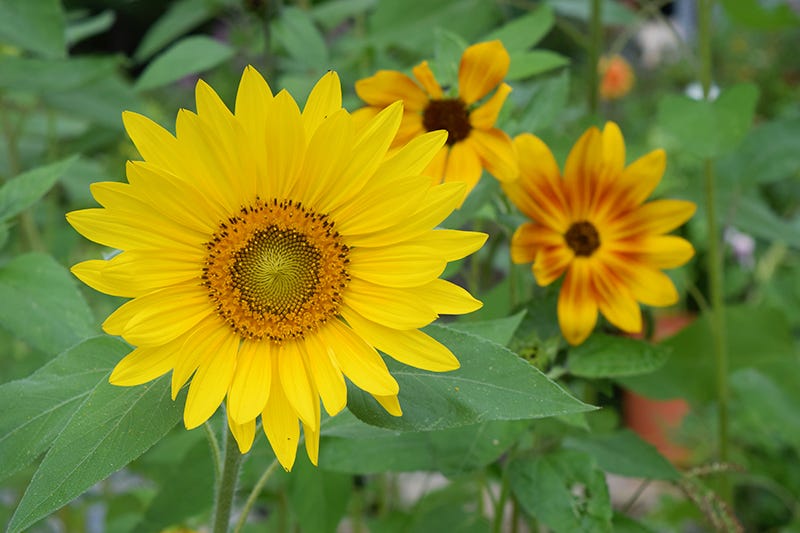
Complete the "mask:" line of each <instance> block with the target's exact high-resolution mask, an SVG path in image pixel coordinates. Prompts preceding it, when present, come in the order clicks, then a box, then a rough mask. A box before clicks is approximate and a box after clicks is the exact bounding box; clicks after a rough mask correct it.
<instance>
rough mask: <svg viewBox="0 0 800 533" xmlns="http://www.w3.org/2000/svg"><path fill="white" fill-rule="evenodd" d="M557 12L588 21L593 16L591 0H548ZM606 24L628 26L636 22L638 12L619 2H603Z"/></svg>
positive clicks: (603, 16) (603, 15)
mask: <svg viewBox="0 0 800 533" xmlns="http://www.w3.org/2000/svg"><path fill="white" fill-rule="evenodd" d="M547 3H548V4H549V5H551V6H553V9H555V11H556V13H559V14H561V15H564V16H567V17H573V18H576V19H579V20H586V21H588V20H589V18H590V17H591V2H587V1H586V0H547ZM601 5H602V20H603V23H604V24H614V25H618V26H627V25H629V24H635V23H636V14H635V13H633V11H631V10H630V9H629V8H627V7H625V5H623V4H621V3H619V2H602V3H601Z"/></svg>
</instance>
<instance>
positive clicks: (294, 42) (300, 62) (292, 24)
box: [274, 7, 330, 70]
mask: <svg viewBox="0 0 800 533" xmlns="http://www.w3.org/2000/svg"><path fill="white" fill-rule="evenodd" d="M274 32H275V37H276V38H277V39H278V41H279V42H280V43H281V45H282V46H283V48H284V49H285V50H286V53H287V54H288V55H289V57H290V58H291V64H292V70H306V69H308V68H312V69H316V70H325V69H326V68H330V59H329V57H328V47H327V45H326V44H325V39H324V37H323V36H322V34H321V33H320V32H319V30H318V29H317V27H316V26H315V25H314V21H313V20H312V19H311V17H310V16H309V14H308V13H307V12H306V11H303V10H302V9H299V8H296V7H286V8H284V9H282V10H281V15H280V18H279V19H278V20H277V21H276V22H275V25H274Z"/></svg>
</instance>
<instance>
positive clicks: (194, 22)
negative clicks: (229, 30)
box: [133, 0, 221, 62]
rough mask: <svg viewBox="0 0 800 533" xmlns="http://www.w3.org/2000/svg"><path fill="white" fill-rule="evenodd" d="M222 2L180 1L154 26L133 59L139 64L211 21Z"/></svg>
mask: <svg viewBox="0 0 800 533" xmlns="http://www.w3.org/2000/svg"><path fill="white" fill-rule="evenodd" d="M220 7H221V2H217V1H209V0H178V1H177V2H172V3H170V5H169V9H167V11H166V12H165V13H164V14H163V15H162V16H161V18H159V19H158V21H156V23H155V24H153V25H152V26H151V27H150V29H149V30H147V33H145V35H144V37H142V41H141V42H140V43H139V47H138V48H137V49H136V52H134V54H133V57H134V59H136V61H138V62H142V61H145V60H147V59H149V58H150V57H151V56H152V55H153V54H155V53H156V52H158V51H159V50H161V49H162V48H164V47H165V46H167V45H168V44H170V43H171V42H172V41H175V40H177V39H178V37H180V36H182V35H184V34H186V33H187V32H189V31H190V30H192V29H194V28H196V27H198V26H199V25H201V24H202V23H204V22H206V21H207V20H210V19H211V18H212V17H213V16H214V15H215V14H216V13H217V11H218V10H219V9H220Z"/></svg>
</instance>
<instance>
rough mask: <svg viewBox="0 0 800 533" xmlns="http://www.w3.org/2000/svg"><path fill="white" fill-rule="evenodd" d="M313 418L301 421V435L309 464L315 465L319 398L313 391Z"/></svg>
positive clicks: (317, 450)
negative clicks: (304, 442) (303, 438)
mask: <svg viewBox="0 0 800 533" xmlns="http://www.w3.org/2000/svg"><path fill="white" fill-rule="evenodd" d="M314 398H315V400H316V401H314V420H313V421H312V422H311V423H308V424H307V423H305V422H303V436H304V437H305V441H306V454H308V459H309V461H311V464H313V465H314V466H317V463H319V423H320V412H319V399H318V394H317V392H316V391H314Z"/></svg>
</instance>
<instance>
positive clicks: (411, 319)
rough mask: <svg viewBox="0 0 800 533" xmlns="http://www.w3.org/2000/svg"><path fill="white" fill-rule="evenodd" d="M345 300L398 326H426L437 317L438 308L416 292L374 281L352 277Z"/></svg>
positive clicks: (386, 323)
mask: <svg viewBox="0 0 800 533" xmlns="http://www.w3.org/2000/svg"><path fill="white" fill-rule="evenodd" d="M344 303H345V305H347V306H350V307H352V308H353V309H354V310H355V311H357V312H358V313H360V314H361V315H363V316H364V317H366V318H368V319H370V320H372V321H374V322H377V323H379V324H383V325H384V326H387V327H390V328H396V329H413V328H420V327H422V326H427V325H428V324H430V323H431V322H433V321H434V320H436V318H437V314H436V311H434V310H433V308H432V307H431V306H430V305H429V304H428V303H427V302H425V301H424V300H423V301H420V299H419V295H418V294H417V292H414V291H411V290H409V289H395V288H392V287H384V286H382V285H375V284H374V283H370V282H368V281H364V280H361V279H359V278H353V279H352V280H351V281H350V284H349V285H348V286H347V291H346V293H345V295H344Z"/></svg>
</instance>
